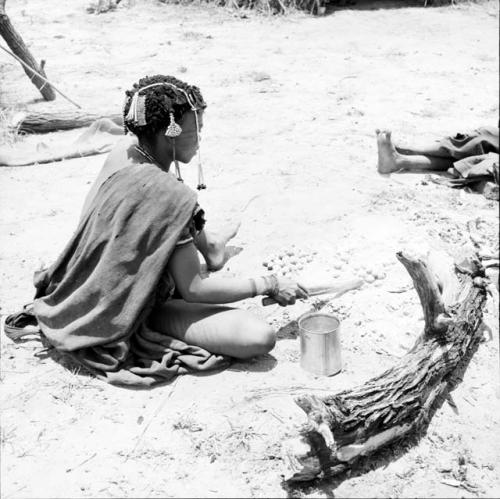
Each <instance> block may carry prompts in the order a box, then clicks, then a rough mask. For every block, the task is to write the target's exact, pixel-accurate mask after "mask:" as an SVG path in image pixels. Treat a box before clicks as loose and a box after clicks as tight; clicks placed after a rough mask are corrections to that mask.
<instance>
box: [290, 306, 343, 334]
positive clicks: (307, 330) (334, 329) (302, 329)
mask: <svg viewBox="0 0 500 499" xmlns="http://www.w3.org/2000/svg"><path fill="white" fill-rule="evenodd" d="M319 316H324V317H328V318H329V319H334V320H335V322H336V323H337V325H336V326H335V327H334V328H333V329H331V330H329V331H323V332H319V331H313V330H311V329H307V328H305V327H303V326H302V323H303V321H304V320H305V319H308V318H310V317H319ZM297 324H298V326H299V331H304V332H306V333H308V334H318V335H325V334H330V333H334V332H336V331H338V329H339V328H340V319H339V318H338V317H337V316H335V315H333V314H329V313H327V312H306V313H305V314H302V315H301V316H300V317H299V318H298V319H297Z"/></svg>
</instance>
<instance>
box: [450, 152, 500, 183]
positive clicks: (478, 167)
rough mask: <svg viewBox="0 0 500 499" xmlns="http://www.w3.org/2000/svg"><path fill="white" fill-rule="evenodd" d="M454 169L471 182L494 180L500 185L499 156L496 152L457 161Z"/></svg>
mask: <svg viewBox="0 0 500 499" xmlns="http://www.w3.org/2000/svg"><path fill="white" fill-rule="evenodd" d="M453 168H455V170H457V172H458V173H460V176H461V177H462V178H464V179H468V180H470V181H480V180H493V181H494V182H496V183H497V184H498V183H499V155H498V154H497V153H494V152H489V153H488V154H480V155H477V156H470V157H468V158H464V159H461V160H459V161H455V163H453Z"/></svg>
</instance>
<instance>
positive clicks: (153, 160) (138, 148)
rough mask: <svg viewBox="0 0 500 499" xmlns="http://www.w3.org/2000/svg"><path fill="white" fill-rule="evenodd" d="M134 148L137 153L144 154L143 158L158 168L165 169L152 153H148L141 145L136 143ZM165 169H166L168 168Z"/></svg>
mask: <svg viewBox="0 0 500 499" xmlns="http://www.w3.org/2000/svg"><path fill="white" fill-rule="evenodd" d="M135 150H136V151H137V152H138V153H140V154H142V155H143V156H144V158H146V159H147V160H148V161H149V162H150V163H153V164H154V165H156V166H157V167H158V168H160V169H162V170H164V171H165V168H164V167H163V166H162V165H161V164H160V162H159V161H158V160H157V159H156V158H155V157H154V156H153V155H152V154H149V153H148V152H147V151H146V150H145V149H144V148H143V147H141V146H140V145H137V146H135ZM166 171H168V168H167V170H166Z"/></svg>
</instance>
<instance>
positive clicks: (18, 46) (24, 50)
mask: <svg viewBox="0 0 500 499" xmlns="http://www.w3.org/2000/svg"><path fill="white" fill-rule="evenodd" d="M5 2H6V0H0V35H2V37H3V39H4V40H5V41H6V42H7V45H8V46H9V47H10V49H11V50H12V52H14V54H15V55H16V56H17V57H19V59H21V60H22V61H23V62H24V64H23V65H22V66H23V69H24V72H25V73H26V74H27V75H28V78H29V79H30V80H31V82H32V83H33V85H35V87H36V88H38V90H40V93H41V94H42V96H43V98H44V99H45V100H47V101H52V100H54V99H55V98H56V94H55V92H54V90H53V88H52V86H51V85H50V83H47V80H46V75H45V71H44V69H43V65H39V64H38V63H37V62H36V60H35V58H34V57H33V56H32V55H31V53H30V51H29V49H28V47H27V46H26V44H25V43H24V41H23V39H22V38H21V36H20V35H19V33H18V32H17V31H16V29H15V28H14V26H13V25H12V23H11V22H10V19H9V16H8V15H7V14H6V13H5ZM35 71H36V73H39V74H40V75H42V76H43V77H44V78H45V79H43V78H40V76H39V75H37V74H36V73H35Z"/></svg>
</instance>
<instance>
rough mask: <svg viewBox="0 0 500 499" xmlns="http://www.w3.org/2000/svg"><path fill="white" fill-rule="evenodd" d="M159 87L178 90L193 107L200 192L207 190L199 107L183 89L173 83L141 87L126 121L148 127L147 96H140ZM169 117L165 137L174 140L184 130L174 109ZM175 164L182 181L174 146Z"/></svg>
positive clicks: (134, 97) (133, 98) (132, 101)
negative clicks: (202, 156) (175, 118)
mask: <svg viewBox="0 0 500 499" xmlns="http://www.w3.org/2000/svg"><path fill="white" fill-rule="evenodd" d="M159 86H166V87H170V88H173V89H174V90H178V91H179V92H182V93H183V94H184V96H185V97H186V101H187V103H188V104H189V106H190V107H191V111H193V112H194V119H195V122H196V138H197V141H198V187H197V189H198V190H202V189H206V188H207V186H206V185H205V180H204V178H203V170H202V167H201V154H200V147H199V144H200V126H199V123H198V113H197V112H196V111H198V109H199V108H198V107H196V104H195V102H194V100H193V99H192V98H191V97H190V96H189V94H188V93H187V92H186V91H185V90H184V89H183V88H179V87H178V86H176V85H174V84H173V83H168V82H166V81H165V82H160V83H152V84H151V85H146V86H145V87H141V88H139V89H138V90H137V92H136V93H135V94H134V95H133V96H132V100H131V102H130V108H129V110H128V113H127V116H126V118H125V121H131V122H133V123H134V124H135V125H137V126H145V125H147V121H146V96H145V95H140V93H141V92H142V91H143V90H147V89H148V88H152V87H159ZM126 105H127V98H126V99H125V104H124V106H126ZM169 117H170V120H169V121H170V123H169V125H168V127H167V130H166V131H165V136H167V137H170V138H172V139H175V137H178V136H179V135H180V134H181V133H182V128H181V127H180V125H178V124H177V123H176V122H175V120H174V112H173V109H172V110H170V111H169ZM174 164H175V169H176V171H177V177H178V179H179V180H181V181H182V178H181V175H180V168H179V162H178V161H177V160H176V159H175V146H174Z"/></svg>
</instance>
